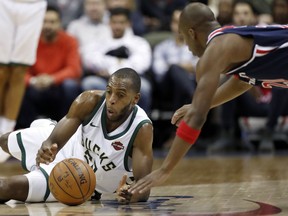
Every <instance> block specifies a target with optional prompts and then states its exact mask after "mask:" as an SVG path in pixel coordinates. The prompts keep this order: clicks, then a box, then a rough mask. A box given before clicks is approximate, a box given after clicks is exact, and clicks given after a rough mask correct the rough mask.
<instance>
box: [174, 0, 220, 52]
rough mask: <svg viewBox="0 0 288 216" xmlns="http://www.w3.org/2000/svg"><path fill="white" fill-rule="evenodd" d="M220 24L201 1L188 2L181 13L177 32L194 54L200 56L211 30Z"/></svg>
mask: <svg viewBox="0 0 288 216" xmlns="http://www.w3.org/2000/svg"><path fill="white" fill-rule="evenodd" d="M219 26H220V25H219V23H218V22H217V21H216V19H215V16H214V14H213V12H212V11H211V9H210V8H209V7H208V6H207V5H205V4H202V3H190V4H188V5H187V6H186V7H185V8H184V10H183V11H182V13H181V16H180V22H179V32H180V34H182V35H183V37H184V40H185V43H186V44H187V45H188V47H189V50H190V51H192V53H193V54H194V55H197V56H199V57H200V56H202V54H203V52H204V50H205V47H206V42H207V37H208V35H209V33H210V32H211V31H213V30H214V29H216V28H218V27H219Z"/></svg>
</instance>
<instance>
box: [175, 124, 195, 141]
mask: <svg viewBox="0 0 288 216" xmlns="http://www.w3.org/2000/svg"><path fill="white" fill-rule="evenodd" d="M200 132H201V130H197V129H194V128H191V127H189V126H188V125H187V124H186V122H185V121H183V120H182V121H181V122H180V124H179V127H178V128H177V131H176V135H177V136H178V137H179V138H181V139H183V140H184V141H185V142H187V143H190V144H191V145H193V144H194V143H195V142H196V140H197V139H198V137H199V134H200Z"/></svg>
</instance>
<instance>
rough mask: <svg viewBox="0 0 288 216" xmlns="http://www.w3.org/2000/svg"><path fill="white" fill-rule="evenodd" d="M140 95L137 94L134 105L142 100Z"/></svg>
mask: <svg viewBox="0 0 288 216" xmlns="http://www.w3.org/2000/svg"><path fill="white" fill-rule="evenodd" d="M140 96H141V95H140V93H137V94H135V97H134V105H135V104H137V103H138V101H139V100H140Z"/></svg>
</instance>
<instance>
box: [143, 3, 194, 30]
mask: <svg viewBox="0 0 288 216" xmlns="http://www.w3.org/2000/svg"><path fill="white" fill-rule="evenodd" d="M187 3H188V0H170V1H167V0H157V1H155V0H139V10H140V12H141V13H142V14H143V16H144V19H145V21H144V22H145V25H146V28H147V30H148V32H151V31H162V30H166V31H169V30H170V19H171V16H172V13H173V11H174V10H175V9H176V8H183V7H184V6H185V5H186V4H187Z"/></svg>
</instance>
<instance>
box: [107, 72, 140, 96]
mask: <svg viewBox="0 0 288 216" xmlns="http://www.w3.org/2000/svg"><path fill="white" fill-rule="evenodd" d="M111 77H117V78H121V79H129V80H131V88H132V89H133V91H135V92H136V93H139V92H140V88H141V78H140V76H139V74H138V73H137V72H136V71H135V70H133V69H132V68H121V69H119V70H117V71H116V72H114V73H113V74H112V75H111ZM111 77H110V79H111Z"/></svg>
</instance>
